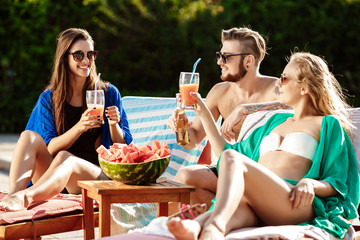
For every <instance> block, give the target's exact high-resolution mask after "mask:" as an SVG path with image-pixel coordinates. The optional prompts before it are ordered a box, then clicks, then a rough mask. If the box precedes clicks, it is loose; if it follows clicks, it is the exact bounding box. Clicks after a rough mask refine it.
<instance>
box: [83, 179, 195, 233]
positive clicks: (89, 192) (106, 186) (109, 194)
mask: <svg viewBox="0 0 360 240" xmlns="http://www.w3.org/2000/svg"><path fill="white" fill-rule="evenodd" d="M78 185H79V186H80V187H81V188H82V201H83V205H84V231H85V232H84V239H94V237H95V235H94V227H95V226H94V221H93V218H94V209H93V200H97V201H98V202H99V235H100V238H101V237H105V236H110V204H112V203H149V202H157V203H158V216H168V204H169V202H181V203H184V204H189V203H190V192H191V191H195V188H194V187H192V186H188V185H184V184H181V183H177V182H173V181H168V180H167V181H163V182H159V183H150V184H148V185H127V184H123V183H121V182H117V181H112V180H106V181H102V180H93V181H78Z"/></svg>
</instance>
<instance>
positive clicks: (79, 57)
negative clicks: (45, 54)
mask: <svg viewBox="0 0 360 240" xmlns="http://www.w3.org/2000/svg"><path fill="white" fill-rule="evenodd" d="M98 53H99V52H98V51H88V52H87V53H86V56H87V58H88V59H89V60H90V61H93V60H95V59H96V56H97V54H98ZM68 54H71V55H72V56H73V58H74V61H76V62H81V61H82V60H83V59H84V57H85V53H84V52H83V51H81V50H79V51H75V52H73V53H70V52H69V53H68Z"/></svg>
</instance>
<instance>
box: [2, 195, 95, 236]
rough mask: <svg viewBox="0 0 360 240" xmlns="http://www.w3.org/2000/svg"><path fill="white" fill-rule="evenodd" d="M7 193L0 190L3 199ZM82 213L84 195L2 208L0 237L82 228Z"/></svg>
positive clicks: (41, 234) (52, 232)
mask: <svg viewBox="0 0 360 240" xmlns="http://www.w3.org/2000/svg"><path fill="white" fill-rule="evenodd" d="M5 195H6V193H0V199H1V198H3V197H4V196H5ZM94 207H95V208H97V205H96V204H95V205H94ZM82 216H83V214H82V200H81V195H59V196H56V197H54V198H51V199H49V200H47V201H44V202H41V203H38V204H34V205H32V206H30V207H29V208H28V209H27V210H24V211H18V212H3V211H0V239H6V240H11V239H23V238H24V239H40V237H41V236H43V235H48V234H55V233H61V232H69V231H75V230H80V229H83V221H82ZM95 225H96V226H98V212H96V214H95Z"/></svg>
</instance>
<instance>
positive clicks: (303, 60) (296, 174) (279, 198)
mask: <svg viewBox="0 0 360 240" xmlns="http://www.w3.org/2000/svg"><path fill="white" fill-rule="evenodd" d="M277 86H278V87H279V94H280V95H279V99H280V102H281V103H283V104H285V105H288V106H290V107H292V108H293V109H294V114H289V113H278V114H275V115H274V116H272V117H271V118H270V119H269V120H268V121H267V123H266V124H265V125H264V126H262V127H260V128H258V129H256V130H255V131H254V132H253V133H252V135H251V136H249V138H248V139H246V140H245V141H242V142H238V143H236V144H234V145H230V144H227V143H226V141H225V140H224V139H223V137H222V136H221V134H220V132H219V131H218V130H217V128H216V127H215V123H214V120H213V118H212V116H211V114H210V113H209V111H208V109H207V107H206V105H205V104H204V103H203V102H202V101H201V97H200V95H198V94H193V96H194V97H195V98H196V99H197V105H198V107H197V110H196V113H197V114H198V116H199V117H200V119H201V121H202V124H203V126H204V128H205V131H206V134H207V136H208V138H209V140H210V143H211V146H212V147H213V149H214V150H215V152H216V153H217V155H219V156H220V155H221V157H220V159H219V163H218V166H217V168H218V171H219V180H218V191H217V193H216V200H215V199H214V200H213V203H214V204H213V205H212V208H211V209H210V211H209V212H207V213H205V214H202V215H200V216H199V217H197V218H195V219H194V220H180V219H179V218H173V219H171V220H169V222H168V228H169V230H170V232H171V233H172V234H173V235H174V236H176V238H177V239H198V238H200V239H222V238H223V237H224V235H226V234H227V233H228V232H229V231H231V230H234V229H239V228H244V227H251V226H261V225H264V224H265V225H286V224H312V225H314V226H317V227H320V228H322V229H324V230H326V231H327V232H329V233H330V234H332V235H334V236H335V237H338V238H342V237H344V235H345V234H346V231H347V230H346V229H347V227H348V226H350V222H349V221H348V220H350V219H353V218H356V217H357V204H358V202H359V176H358V170H357V169H358V168H357V163H356V157H355V153H354V150H353V147H352V144H351V141H350V139H349V137H348V134H347V132H349V130H350V129H349V128H350V123H349V122H348V116H347V115H346V107H347V104H346V103H345V102H344V98H343V95H342V93H341V88H340V85H339V83H338V82H337V81H336V79H335V78H334V76H333V75H332V74H331V73H330V72H329V69H328V66H327V64H326V63H325V61H324V60H323V59H321V58H319V57H317V56H315V55H312V54H310V53H294V54H292V56H291V58H290V61H289V63H288V64H287V65H286V67H285V69H284V71H283V73H282V74H281V78H280V80H279V81H278V82H277Z"/></svg>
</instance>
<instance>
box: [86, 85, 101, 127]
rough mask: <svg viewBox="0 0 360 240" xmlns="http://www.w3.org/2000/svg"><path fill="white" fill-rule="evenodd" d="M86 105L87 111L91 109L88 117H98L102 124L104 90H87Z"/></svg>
mask: <svg viewBox="0 0 360 240" xmlns="http://www.w3.org/2000/svg"><path fill="white" fill-rule="evenodd" d="M86 104H87V108H88V109H89V108H91V109H93V110H92V111H90V116H100V119H101V121H102V123H104V107H105V95H104V90H96V91H95V90H87V91H86Z"/></svg>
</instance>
